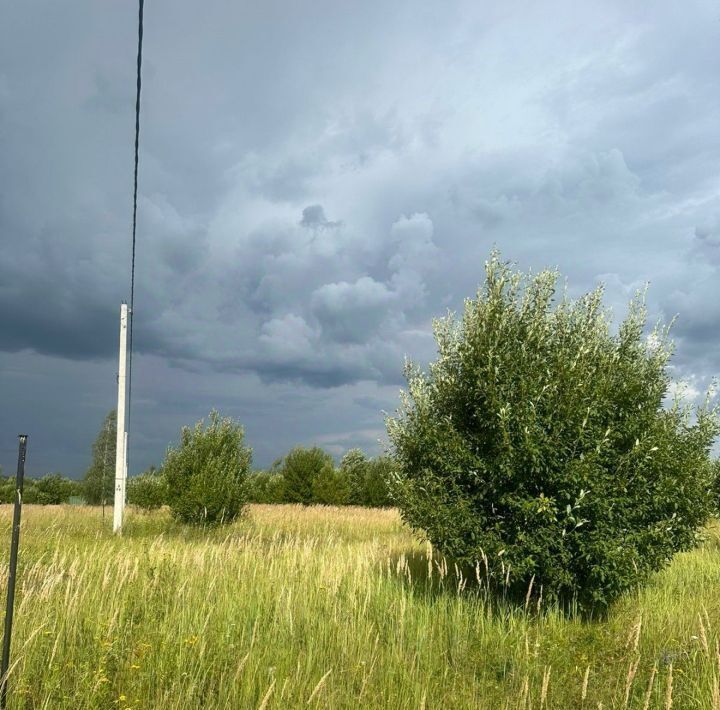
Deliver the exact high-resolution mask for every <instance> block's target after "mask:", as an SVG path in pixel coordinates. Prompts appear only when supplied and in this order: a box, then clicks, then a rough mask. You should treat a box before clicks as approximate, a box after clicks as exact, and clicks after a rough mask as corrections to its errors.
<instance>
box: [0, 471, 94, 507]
mask: <svg viewBox="0 0 720 710" xmlns="http://www.w3.org/2000/svg"><path fill="white" fill-rule="evenodd" d="M82 494H83V484H82V481H73V480H71V479H70V478H65V477H64V476H62V475H60V474H59V473H48V474H47V475H46V476H43V477H42V478H26V479H25V481H24V483H23V496H22V499H23V503H37V504H39V505H59V504H61V503H69V502H70V499H71V498H72V497H75V496H82ZM14 502H15V476H12V477H9V476H0V503H14Z"/></svg>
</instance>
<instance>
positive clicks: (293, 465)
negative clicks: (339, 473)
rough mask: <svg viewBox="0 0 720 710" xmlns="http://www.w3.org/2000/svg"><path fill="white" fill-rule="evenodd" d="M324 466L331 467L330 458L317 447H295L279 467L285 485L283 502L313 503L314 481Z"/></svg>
mask: <svg viewBox="0 0 720 710" xmlns="http://www.w3.org/2000/svg"><path fill="white" fill-rule="evenodd" d="M326 466H333V459H332V456H330V454H328V453H327V452H326V451H323V450H322V449H321V448H319V447H318V446H314V447H313V448H312V449H306V448H304V447H302V446H297V447H295V448H294V449H292V451H290V452H289V453H288V454H287V455H286V456H285V458H284V459H283V460H282V462H281V463H280V466H279V472H280V473H281V474H282V476H283V480H284V484H285V485H284V500H285V502H287V503H302V504H303V505H310V504H311V503H313V502H314V493H313V486H314V485H315V480H316V479H317V477H318V476H319V475H320V472H321V471H322V470H323V469H324V468H325V467H326Z"/></svg>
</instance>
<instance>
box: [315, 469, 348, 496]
mask: <svg viewBox="0 0 720 710" xmlns="http://www.w3.org/2000/svg"><path fill="white" fill-rule="evenodd" d="M349 499H350V482H349V480H348V477H347V475H346V474H345V473H344V471H343V470H342V469H336V468H335V467H334V466H333V465H332V464H328V465H326V466H324V467H323V468H322V469H321V470H320V473H319V474H318V475H317V477H316V478H315V480H314V481H313V502H314V503H319V504H320V505H347V503H348V500H349Z"/></svg>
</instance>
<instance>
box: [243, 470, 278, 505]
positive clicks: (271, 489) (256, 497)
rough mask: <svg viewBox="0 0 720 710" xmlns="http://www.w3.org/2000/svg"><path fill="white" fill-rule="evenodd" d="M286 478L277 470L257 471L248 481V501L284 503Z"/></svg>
mask: <svg viewBox="0 0 720 710" xmlns="http://www.w3.org/2000/svg"><path fill="white" fill-rule="evenodd" d="M284 489H285V480H284V478H283V476H282V474H281V473H278V472H277V471H255V472H254V473H252V474H250V475H249V476H248V478H247V482H246V490H247V500H248V503H282V502H283V498H284Z"/></svg>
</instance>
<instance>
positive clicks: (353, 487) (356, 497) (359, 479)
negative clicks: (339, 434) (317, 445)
mask: <svg viewBox="0 0 720 710" xmlns="http://www.w3.org/2000/svg"><path fill="white" fill-rule="evenodd" d="M367 465H368V458H367V456H365V454H364V453H363V451H361V450H360V449H350V450H349V451H348V452H347V453H346V454H345V455H344V456H343V457H342V460H341V461H340V470H341V471H342V472H343V473H344V474H345V475H346V476H347V479H348V484H349V488H350V494H349V502H350V504H351V505H365V475H366V472H367Z"/></svg>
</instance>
